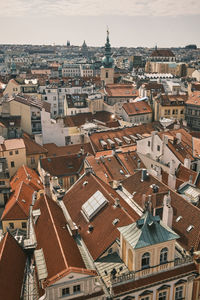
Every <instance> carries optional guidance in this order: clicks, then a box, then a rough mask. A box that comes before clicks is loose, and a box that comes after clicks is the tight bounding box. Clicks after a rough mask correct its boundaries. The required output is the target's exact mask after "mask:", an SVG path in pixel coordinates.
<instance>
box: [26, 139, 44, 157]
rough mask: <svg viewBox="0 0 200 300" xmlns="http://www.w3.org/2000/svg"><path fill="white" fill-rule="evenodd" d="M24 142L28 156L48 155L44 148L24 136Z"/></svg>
mask: <svg viewBox="0 0 200 300" xmlns="http://www.w3.org/2000/svg"><path fill="white" fill-rule="evenodd" d="M23 140H24V144H25V147H26V155H31V154H41V153H43V154H46V153H47V150H46V149H45V148H44V147H43V146H41V145H39V144H37V143H36V142H35V141H33V140H32V139H31V138H28V137H25V136H24V137H23Z"/></svg>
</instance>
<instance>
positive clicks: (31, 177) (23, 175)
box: [10, 165, 43, 191]
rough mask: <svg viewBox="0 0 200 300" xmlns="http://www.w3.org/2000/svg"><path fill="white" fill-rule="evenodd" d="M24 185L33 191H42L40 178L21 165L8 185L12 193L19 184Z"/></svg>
mask: <svg viewBox="0 0 200 300" xmlns="http://www.w3.org/2000/svg"><path fill="white" fill-rule="evenodd" d="M22 181H23V182H24V183H26V184H27V185H30V186H31V187H32V188H33V189H34V190H35V191H39V190H42V189H43V184H42V182H41V180H40V177H39V176H38V174H37V173H36V172H35V171H34V170H32V169H30V168H28V167H27V166H25V165H23V166H21V167H20V168H19V169H18V170H17V173H16V174H15V176H14V177H13V178H12V180H11V182H10V185H11V188H12V190H13V191H14V190H15V189H16V187H17V186H18V185H19V183H21V182H22Z"/></svg>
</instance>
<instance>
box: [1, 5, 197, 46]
mask: <svg viewBox="0 0 200 300" xmlns="http://www.w3.org/2000/svg"><path fill="white" fill-rule="evenodd" d="M107 25H108V27H109V29H110V40H111V44H112V46H130V47H137V46H147V47H153V46H155V45H156V44H157V45H158V47H172V46H185V45H186V44H190V43H195V44H197V45H198V46H199V47H200V38H199V30H200V0H0V26H1V34H0V43H13V44H14V43H23V44H24V43H26V44H30V43H31V44H53V43H55V44H61V45H63V44H66V42H67V40H70V42H71V44H73V45H81V44H82V43H83V40H86V43H87V44H88V45H91V46H92V45H94V46H102V45H104V43H105V37H106V27H107Z"/></svg>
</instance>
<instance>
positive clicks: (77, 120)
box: [64, 111, 119, 127]
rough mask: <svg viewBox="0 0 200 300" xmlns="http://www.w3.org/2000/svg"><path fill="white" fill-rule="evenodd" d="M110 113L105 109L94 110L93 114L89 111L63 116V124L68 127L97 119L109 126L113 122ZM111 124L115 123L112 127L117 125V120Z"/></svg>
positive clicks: (78, 125)
mask: <svg viewBox="0 0 200 300" xmlns="http://www.w3.org/2000/svg"><path fill="white" fill-rule="evenodd" d="M112 115H113V114H112V113H109V112H107V111H99V112H96V113H95V114H92V113H90V112H89V113H80V114H76V115H73V116H67V117H65V119H64V122H65V126H68V127H80V126H82V125H83V124H85V123H86V122H93V121H94V120H98V121H100V122H103V123H105V125H106V126H108V127H110V126H111V124H112V123H113V118H112ZM116 122H117V123H116ZM113 124H114V125H115V126H113V127H116V126H117V127H118V126H119V123H118V121H115V123H113Z"/></svg>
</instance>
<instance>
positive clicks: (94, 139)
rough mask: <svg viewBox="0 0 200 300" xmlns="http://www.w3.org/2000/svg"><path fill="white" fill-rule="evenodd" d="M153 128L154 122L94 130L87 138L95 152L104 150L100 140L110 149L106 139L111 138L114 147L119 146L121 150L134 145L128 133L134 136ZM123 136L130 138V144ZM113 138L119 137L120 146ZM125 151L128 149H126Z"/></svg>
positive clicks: (149, 131) (150, 130)
mask: <svg viewBox="0 0 200 300" xmlns="http://www.w3.org/2000/svg"><path fill="white" fill-rule="evenodd" d="M153 130H154V124H153V123H149V124H143V125H139V126H133V127H127V128H118V129H113V130H106V131H101V132H95V133H92V134H91V135H90V137H89V138H90V142H91V144H92V146H93V149H94V151H95V152H98V151H102V150H105V149H104V148H103V147H102V145H101V143H100V140H104V141H105V142H106V143H107V150H109V149H112V148H111V145H110V144H109V143H108V142H107V139H111V140H112V141H113V142H115V148H120V149H121V150H122V151H123V147H130V146H133V145H136V141H135V142H134V141H133V140H132V139H131V138H130V135H133V136H135V135H137V134H140V135H143V134H146V133H149V134H150V133H151V132H152V131H153ZM124 136H126V137H128V138H130V144H129V143H128V144H127V142H126V141H125V140H124V138H123V137H124ZM114 138H118V139H120V140H121V141H122V146H119V145H118V144H117V142H116V141H115V140H114ZM126 151H128V149H127V150H126Z"/></svg>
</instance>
